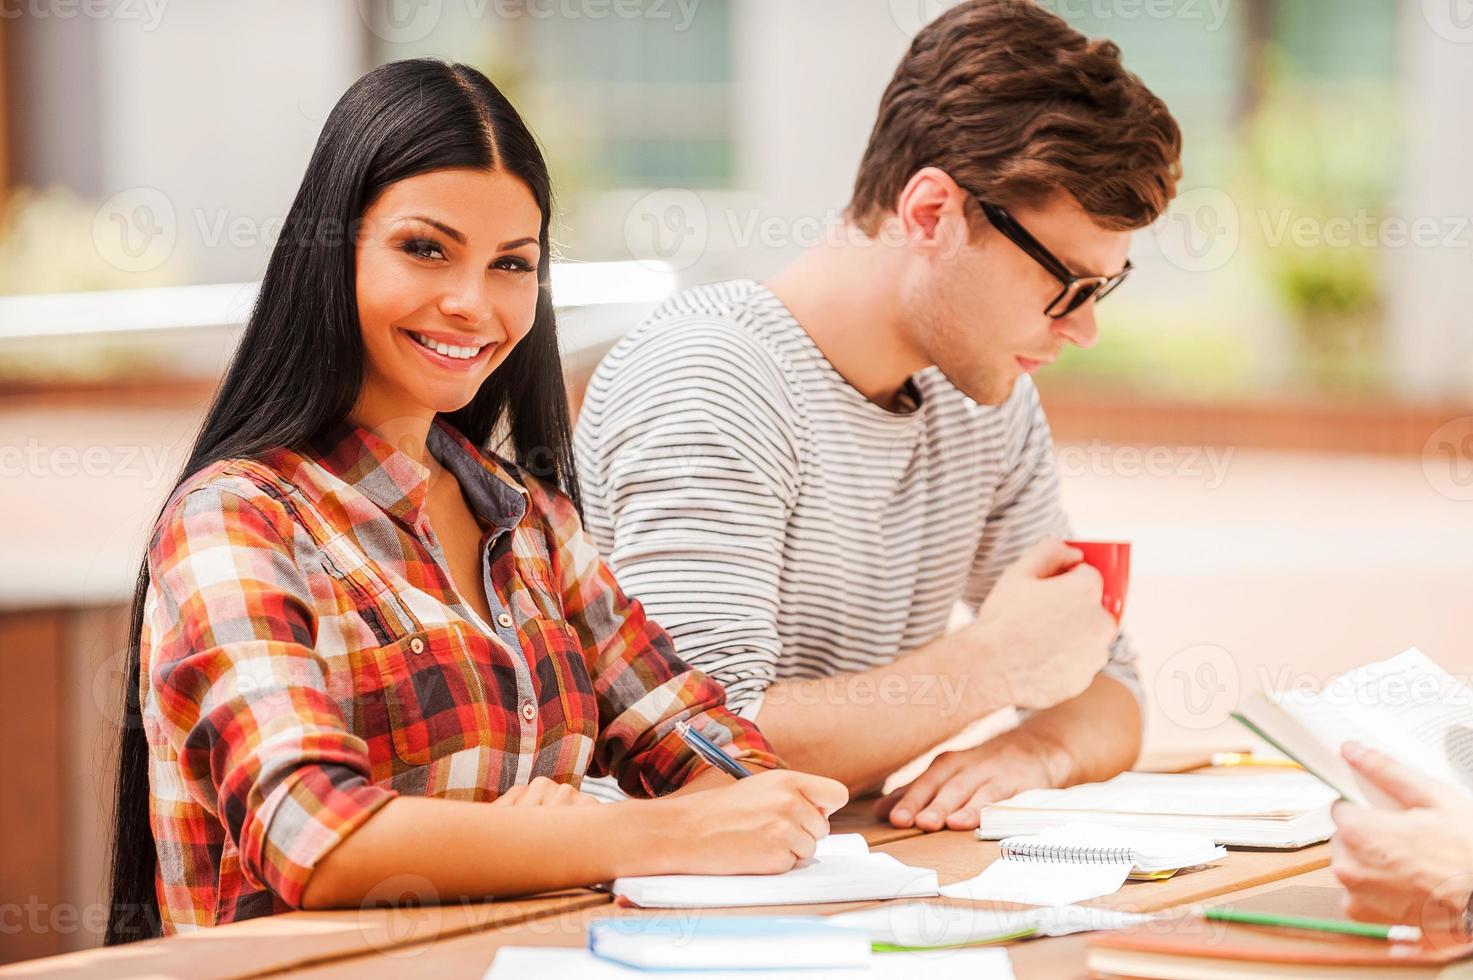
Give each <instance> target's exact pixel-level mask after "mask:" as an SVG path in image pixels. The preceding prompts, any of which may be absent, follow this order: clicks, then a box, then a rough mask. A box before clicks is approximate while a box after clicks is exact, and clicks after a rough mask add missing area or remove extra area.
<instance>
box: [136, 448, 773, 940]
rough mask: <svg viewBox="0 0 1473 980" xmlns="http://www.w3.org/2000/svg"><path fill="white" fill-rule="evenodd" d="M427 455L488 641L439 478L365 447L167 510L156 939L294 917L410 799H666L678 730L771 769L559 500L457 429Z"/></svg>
mask: <svg viewBox="0 0 1473 980" xmlns="http://www.w3.org/2000/svg"><path fill="white" fill-rule="evenodd" d="M429 447H430V451H431V452H432V453H433V454H434V456H435V458H436V459H437V460H439V461H440V462H441V463H442V464H443V465H444V467H445V468H446V469H448V470H449V471H450V472H451V473H453V474H454V475H455V478H456V479H457V481H458V482H459V483H460V485H461V488H462V490H463V492H464V493H465V495H466V499H467V500H468V501H469V503H470V505H471V509H472V510H473V511H474V512H475V514H476V517H477V520H478V523H479V524H480V525H481V527H482V529H483V530H484V532H485V537H484V538H483V539H482V548H483V562H482V572H483V575H484V576H485V582H484V584H485V588H486V594H487V598H488V600H489V601H490V604H491V607H492V621H491V622H489V623H488V622H484V621H483V620H482V619H481V617H480V615H479V614H478V613H476V612H475V611H474V610H473V609H472V608H471V607H470V606H469V605H468V604H466V603H465V602H463V601H462V600H461V599H460V598H459V596H458V595H457V594H456V592H455V590H454V587H453V585H452V584H451V581H450V578H449V575H448V573H447V572H446V571H445V570H444V567H445V566H444V561H443V557H444V556H443V552H442V551H441V549H440V545H439V542H438V541H437V540H436V537H435V534H434V530H433V529H432V528H431V526H430V524H429V521H428V517H427V515H426V512H425V503H426V498H427V494H428V489H429V470H427V469H426V468H425V467H424V466H422V465H421V464H420V463H419V462H417V461H416V460H414V459H412V458H410V457H409V456H408V455H406V454H404V453H402V452H399V451H398V450H396V449H395V448H394V447H393V446H392V445H390V444H389V443H388V442H387V441H385V440H383V439H381V438H379V437H378V436H377V435H375V434H374V433H372V432H371V431H369V430H367V429H365V428H362V427H359V426H354V425H351V424H349V423H341V424H340V425H338V426H336V427H334V428H333V429H332V430H331V431H329V432H326V433H324V434H323V435H322V436H321V437H320V438H319V439H318V440H317V442H316V443H315V444H314V445H313V446H312V447H311V448H309V449H308V450H307V451H305V452H294V451H288V450H278V451H276V452H274V453H271V454H269V455H268V456H267V457H266V458H265V459H263V460H260V461H253V460H228V461H225V462H221V463H217V464H214V465H213V466H210V467H208V468H207V469H205V470H203V471H202V472H200V473H199V474H196V476H195V477H193V478H191V479H190V480H188V481H186V483H185V485H183V486H181V487H180V488H179V489H178V490H177V491H176V492H175V494H174V496H173V497H172V498H171V499H170V501H169V504H168V507H167V508H166V510H165V512H164V515H163V517H162V518H161V520H160V521H159V524H158V525H157V526H156V527H155V529H154V533H153V535H152V537H151V539H150V542H149V550H148V564H149V574H150V581H149V589H148V596H147V601H146V606H145V613H144V632H143V638H142V670H141V675H140V678H139V683H140V684H141V690H142V695H143V702H142V703H143V720H144V728H145V731H146V733H147V735H148V741H149V745H150V753H151V762H150V774H149V779H150V789H151V798H150V808H151V814H152V823H153V831H154V837H155V840H156V842H157V847H158V858H159V870H158V879H157V888H158V895H159V904H160V907H161V910H162V914H163V923H164V930H165V932H166V933H173V932H177V931H181V930H188V929H194V928H197V927H200V926H209V925H214V924H217V923H222V922H229V921H233V920H236V919H244V918H250V917H253V916H258V915H268V914H271V913H273V912H280V911H285V910H288V909H291V908H295V907H297V906H298V905H300V902H301V897H302V892H303V890H304V888H305V887H306V883H307V880H308V876H309V875H310V874H311V873H312V869H313V867H314V865H315V864H316V863H317V861H319V860H320V859H321V858H322V857H323V855H325V854H326V853H327V852H328V851H329V850H331V849H332V847H333V846H334V845H336V844H337V843H338V842H339V841H341V840H343V839H344V838H345V837H347V835H349V834H351V833H352V832H353V830H354V829H355V828H356V827H358V825H359V824H361V823H362V822H363V821H364V820H366V819H367V818H368V817H369V816H370V815H371V814H373V812H374V811H375V810H376V809H377V808H378V807H380V806H382V805H383V804H384V803H385V802H387V801H388V800H390V799H392V798H393V797H394V796H395V795H397V794H399V793H409V794H415V795H420V796H433V797H443V798H446V799H459V800H492V799H495V798H496V797H497V796H499V795H500V794H502V793H504V792H505V791H506V790H507V789H509V788H510V787H512V786H514V785H518V784H524V783H527V782H529V781H530V780H531V779H532V778H533V777H534V776H547V777H550V778H552V779H555V780H558V781H561V782H566V783H572V784H574V785H577V784H578V783H579V782H580V781H581V780H582V778H583V776H584V775H585V774H586V773H592V774H594V775H605V774H610V775H613V776H614V777H615V778H617V779H618V781H619V783H620V785H621V786H622V787H623V788H624V790H625V791H626V792H627V793H629V794H631V795H634V796H642V797H649V796H657V795H660V794H662V793H667V792H670V791H672V790H674V789H676V788H678V787H680V786H681V785H683V784H684V783H685V782H686V781H687V780H689V779H690V778H691V777H692V776H693V775H694V774H695V773H696V771H697V770H698V769H699V768H700V767H701V766H702V765H704V764H703V763H701V762H699V761H698V759H697V758H696V756H694V755H693V754H692V753H691V752H690V751H689V750H688V749H687V748H686V747H685V745H684V743H682V742H681V740H680V738H679V736H678V735H676V733H675V724H676V722H677V721H680V720H682V719H684V720H689V721H691V722H692V723H693V724H696V725H697V726H698V727H699V728H700V729H701V730H702V731H703V732H705V734H707V735H708V736H711V737H712V738H713V739H714V740H716V741H717V742H720V743H731V744H733V745H734V754H736V755H737V756H738V758H741V759H743V760H744V761H746V762H748V763H750V764H754V765H758V766H763V767H773V766H776V765H778V764H779V763H778V761H777V759H776V758H775V756H774V755H773V753H772V750H771V747H770V746H769V745H768V744H767V742H766V740H764V739H763V738H762V736H761V734H760V733H758V732H757V730H756V729H755V728H753V727H752V726H751V725H750V724H748V723H747V722H745V721H743V720H741V719H739V718H737V717H736V716H734V715H733V714H731V713H730V712H729V711H727V709H726V707H725V694H724V692H723V690H722V688H721V687H720V685H718V684H716V683H715V682H714V681H712V680H710V679H709V678H707V677H706V676H705V675H703V674H701V673H699V672H697V671H694V670H691V669H690V668H689V667H687V666H686V665H685V664H684V663H682V662H681V661H680V660H679V659H678V658H677V657H676V656H675V652H674V647H673V646H672V644H671V642H670V639H669V637H668V636H667V635H666V634H665V632H664V631H663V630H661V629H660V628H659V627H658V626H657V625H656V624H654V623H652V622H650V621H649V620H648V619H646V618H645V615H644V611H643V609H642V607H641V606H640V604H639V602H638V601H637V600H633V599H630V598H628V597H626V596H625V595H624V593H623V592H621V591H620V589H619V587H618V584H617V583H616V582H615V581H614V578H613V576H612V574H611V573H610V572H609V570H608V568H607V567H606V566H605V565H604V563H603V561H602V560H600V558H599V556H598V553H597V552H596V550H595V549H594V548H593V546H592V545H591V544H590V543H589V541H588V539H587V537H586V536H585V534H584V532H583V528H582V525H581V523H580V522H579V520H578V515H577V512H576V511H575V509H574V508H573V506H572V503H571V502H570V501H569V500H568V499H567V498H566V497H565V496H563V495H561V494H559V493H557V492H555V491H553V490H552V489H550V488H549V487H548V486H546V485H545V484H542V483H540V482H538V481H537V480H535V479H533V478H532V477H530V476H527V475H525V474H524V473H522V472H521V471H520V470H517V469H515V468H514V467H512V466H511V465H510V464H507V463H505V462H503V461H501V460H500V459H498V458H497V457H495V456H494V455H492V454H490V453H486V452H483V451H481V450H479V449H478V448H477V447H476V446H474V445H473V444H472V443H471V442H470V441H469V440H467V439H466V438H465V437H464V436H463V435H462V434H461V433H459V432H458V431H456V430H455V429H454V428H453V427H452V426H450V425H449V424H448V423H446V422H445V421H444V420H436V422H435V424H434V426H433V427H432V429H431V431H430V435H429Z"/></svg>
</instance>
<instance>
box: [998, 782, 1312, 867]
mask: <svg viewBox="0 0 1473 980" xmlns="http://www.w3.org/2000/svg"><path fill="white" fill-rule="evenodd" d="M1334 799H1335V795H1334V793H1332V792H1330V791H1329V790H1327V789H1326V788H1325V787H1324V786H1323V785H1322V784H1321V783H1320V782H1319V781H1318V780H1316V779H1315V778H1314V777H1313V776H1310V775H1307V774H1306V773H1302V772H1297V771H1294V770H1288V771H1276V772H1262V773H1239V774H1236V775H1231V776H1229V775H1212V774H1207V773H1200V774H1199V773H1155V772H1123V773H1121V774H1120V775H1118V776H1116V777H1115V778H1113V779H1108V780H1106V781H1105V782H1102V783H1082V784H1080V785H1078V786H1071V787H1069V788H1068V789H1030V790H1025V791H1024V792H1022V793H1019V794H1018V795H1017V796H1013V797H1009V798H1008V799H1006V800H1001V801H999V802H997V803H993V804H991V805H989V806H985V807H983V808H982V812H981V823H980V825H979V826H978V827H977V831H976V833H977V837H978V838H979V839H981V840H1001V839H1003V838H1006V837H1012V836H1013V835H1015V834H1040V833H1043V832H1045V831H1047V830H1049V829H1051V828H1055V827H1059V826H1062V825H1064V824H1069V823H1077V822H1084V823H1091V824H1097V825H1101V826H1105V827H1110V828H1113V829H1126V830H1131V831H1135V832H1137V833H1147V834H1154V833H1181V834H1196V835H1199V836H1202V837H1207V838H1210V839H1211V840H1212V841H1213V842H1215V843H1217V844H1226V845H1228V846H1230V847H1231V846H1238V847H1276V848H1293V847H1304V846H1305V845H1306V844H1315V843H1318V842H1319V841H1322V840H1328V839H1329V837H1330V835H1331V834H1332V833H1334V830H1335V825H1334V823H1333V822H1332V821H1331V820H1330V804H1331V803H1332V802H1333V801H1334Z"/></svg>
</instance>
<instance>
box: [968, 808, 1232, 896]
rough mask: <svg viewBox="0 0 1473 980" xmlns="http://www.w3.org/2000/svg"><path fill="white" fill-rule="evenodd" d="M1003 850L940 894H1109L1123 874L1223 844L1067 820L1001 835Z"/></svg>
mask: <svg viewBox="0 0 1473 980" xmlns="http://www.w3.org/2000/svg"><path fill="white" fill-rule="evenodd" d="M1001 848H1002V856H1001V857H1000V858H999V859H998V860H996V861H994V862H992V863H991V864H990V865H988V866H987V868H986V869H984V870H983V872H982V873H981V874H979V875H977V876H976V877H975V878H970V879H968V880H966V881H959V882H957V883H956V884H953V885H946V886H944V887H943V888H942V889H941V894H942V895H945V896H946V897H948V898H966V899H971V900H973V901H986V902H1016V903H1018V904H1020V905H1068V904H1072V903H1074V902H1083V901H1087V900H1088V899H1091V898H1099V897H1100V896H1101V895H1109V894H1111V893H1112V892H1115V891H1117V890H1118V889H1119V888H1120V886H1121V885H1123V884H1125V880H1126V879H1127V878H1136V879H1144V880H1155V879H1160V878H1169V877H1170V876H1171V875H1173V874H1175V873H1176V872H1177V871H1179V870H1180V869H1182V868H1190V867H1195V866H1197V865H1200V864H1207V863H1209V862H1211V861H1215V860H1217V859H1218V858H1221V857H1223V856H1224V855H1225V854H1226V853H1227V851H1226V850H1225V849H1224V848H1222V847H1219V846H1218V845H1217V844H1216V843H1214V842H1213V840H1212V839H1211V838H1209V837H1202V836H1199V835H1196V834H1179V833H1157V832H1141V831H1131V830H1128V829H1122V828H1119V827H1106V826H1100V825H1097V824H1088V823H1077V822H1076V823H1069V824H1064V825H1062V826H1059V827H1054V828H1051V829H1049V830H1046V831H1044V832H1043V833H1040V834H1032V835H1029V836H1026V837H1009V838H1006V839H1004V840H1003V841H1002V844H1001Z"/></svg>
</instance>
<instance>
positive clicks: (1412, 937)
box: [1202, 908, 1422, 943]
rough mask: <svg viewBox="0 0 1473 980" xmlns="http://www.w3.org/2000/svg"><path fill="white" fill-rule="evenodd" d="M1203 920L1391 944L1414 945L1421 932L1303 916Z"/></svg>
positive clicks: (1214, 914) (1207, 914) (1223, 911)
mask: <svg viewBox="0 0 1473 980" xmlns="http://www.w3.org/2000/svg"><path fill="white" fill-rule="evenodd" d="M1202 916H1203V918H1206V919H1212V920H1214V921H1216V922H1241V923H1243V924H1244V925H1250V926H1279V927H1281V928H1284V929H1311V930H1313V931H1315V932H1338V933H1342V934H1344V935H1347V936H1365V937H1367V938H1368V939H1385V940H1388V941H1390V942H1404V943H1415V942H1418V941H1420V940H1421V938H1422V930H1421V929H1418V928H1417V927H1416V926H1382V925H1376V924H1374V923H1370V922H1347V921H1346V920H1344V919H1312V918H1309V917H1308V916H1303V915H1273V914H1271V913H1268V912H1248V911H1243V910H1240V909H1230V908H1210V909H1203V910H1202Z"/></svg>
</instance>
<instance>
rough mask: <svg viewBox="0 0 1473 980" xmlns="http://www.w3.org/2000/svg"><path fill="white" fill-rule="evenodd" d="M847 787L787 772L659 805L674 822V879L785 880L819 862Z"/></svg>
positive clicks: (671, 839) (669, 836)
mask: <svg viewBox="0 0 1473 980" xmlns="http://www.w3.org/2000/svg"><path fill="white" fill-rule="evenodd" d="M848 800H849V791H848V790H847V789H846V788H845V787H844V784H843V783H840V782H837V781H836V780H833V779H828V778H825V777H823V776H813V775H810V774H808V773H802V772H793V771H791V770H787V769H779V770H772V771H768V772H759V773H755V774H753V775H752V776H749V777H747V778H746V779H739V780H736V781H735V782H732V783H730V784H729V785H726V786H720V787H715V788H713V789H709V790H706V791H704V792H701V793H695V794H691V795H689V796H676V797H668V798H666V799H664V800H660V801H658V804H659V805H660V806H661V807H662V808H664V813H665V815H666V816H667V817H668V819H669V820H671V821H673V822H672V823H670V824H669V825H668V827H669V830H668V834H667V835H666V839H667V840H668V842H669V849H670V858H671V866H670V867H669V869H668V872H667V873H670V874H777V873H779V872H783V871H787V870H789V869H791V868H792V867H793V866H794V865H796V864H797V863H798V862H799V861H803V860H806V859H807V858H810V857H812V856H813V849H814V848H815V847H817V846H818V842H819V841H820V840H822V839H823V838H825V837H827V836H828V833H829V814H831V813H833V812H834V811H835V810H837V809H839V808H840V807H841V806H843V805H844V804H845V803H846V802H848Z"/></svg>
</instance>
